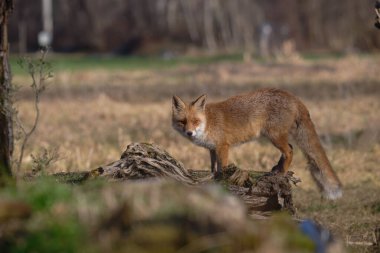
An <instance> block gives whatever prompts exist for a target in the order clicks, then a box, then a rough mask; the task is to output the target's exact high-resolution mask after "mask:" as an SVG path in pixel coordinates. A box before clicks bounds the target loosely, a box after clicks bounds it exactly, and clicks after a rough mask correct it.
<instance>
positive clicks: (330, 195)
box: [324, 187, 343, 200]
mask: <svg viewBox="0 0 380 253" xmlns="http://www.w3.org/2000/svg"><path fill="white" fill-rule="evenodd" d="M324 196H325V198H327V199H330V200H336V199H339V198H341V197H342V196H343V191H342V189H341V188H340V187H337V188H334V189H327V190H325V192H324Z"/></svg>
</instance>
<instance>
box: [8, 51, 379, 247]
mask: <svg viewBox="0 0 380 253" xmlns="http://www.w3.org/2000/svg"><path fill="white" fill-rule="evenodd" d="M379 62H380V57H379V56H349V57H344V58H340V59H321V60H314V61H306V60H298V61H295V62H291V63H289V62H287V63H282V62H276V63H251V64H245V63H241V62H216V63H210V64H201V65H195V64H180V65H178V66H175V67H171V68H162V69H135V70H123V69H115V70H104V69H96V70H83V71H60V72H57V73H55V77H54V79H52V80H51V81H50V85H49V88H48V90H47V91H46V94H44V96H43V99H42V101H41V113H42V117H41V120H40V122H39V126H38V130H37V132H36V133H35V134H34V135H33V137H32V139H31V141H30V143H29V145H28V147H27V149H26V157H25V159H24V170H25V171H27V170H29V169H30V168H31V161H32V159H31V156H30V154H38V153H39V152H41V149H42V148H47V149H57V151H58V153H59V156H60V158H59V160H58V161H57V162H56V163H54V165H53V166H51V167H49V171H48V173H53V172H58V171H78V170H89V169H93V168H96V167H97V166H99V165H103V164H107V163H109V162H111V161H114V160H117V159H118V158H119V156H120V154H121V152H122V151H123V149H124V148H125V147H126V146H127V145H128V144H129V143H131V142H154V143H156V144H158V145H159V146H161V147H162V148H164V149H166V150H167V151H168V152H169V153H170V154H172V155H173V156H174V157H175V158H177V159H178V160H180V161H181V162H182V163H183V164H184V165H185V167H187V168H189V169H207V168H208V167H209V158H208V152H207V150H204V149H202V148H200V147H197V146H195V145H193V144H191V143H190V142H189V141H187V140H185V139H184V138H182V137H181V136H180V135H179V134H177V133H176V132H175V131H174V130H173V129H172V128H171V120H170V116H171V96H172V95H173V94H176V95H179V96H182V97H184V98H185V99H187V100H189V99H192V98H195V97H196V96H198V95H200V94H203V93H207V94H208V99H209V100H210V101H217V100H222V99H224V98H227V97H229V96H231V95H234V94H238V93H242V92H246V91H251V90H254V89H257V88H260V87H277V88H283V89H286V90H288V91H290V92H292V93H294V94H296V95H297V96H299V97H300V98H301V99H302V100H303V101H304V103H305V104H306V105H307V107H308V108H309V110H310V113H311V117H312V119H313V121H314V123H315V125H316V127H317V131H318V133H319V135H320V138H321V139H322V143H323V145H324V147H325V149H326V152H327V154H328V157H329V159H330V161H331V163H332V166H333V168H334V169H335V170H336V172H337V174H338V175H339V177H340V179H341V181H342V182H343V184H344V197H343V198H342V199H341V200H338V201H336V202H329V201H326V200H322V199H321V197H320V194H319V193H318V191H317V189H316V187H315V185H314V183H313V182H312V180H311V177H310V175H309V173H308V171H307V170H306V169H305V167H306V162H305V160H304V159H303V157H302V154H301V152H300V151H299V150H298V149H296V151H295V158H294V160H293V163H292V165H291V170H293V171H294V172H295V173H296V176H298V177H300V178H301V179H302V182H301V183H300V184H299V185H298V187H295V188H294V196H295V205H296V207H297V209H298V216H299V217H301V218H312V219H315V220H317V221H318V222H320V223H321V224H323V225H324V226H326V227H328V228H330V229H331V230H332V231H333V233H334V234H336V235H337V236H339V237H340V238H342V239H343V240H344V241H346V240H350V241H372V232H373V231H374V229H375V227H376V226H380V166H379V164H380V113H379V112H380V64H379ZM14 82H15V83H17V84H28V83H29V81H28V79H27V77H25V76H17V75H16V76H15V77H14ZM31 97H32V96H31V94H30V93H29V92H28V91H27V89H26V88H25V89H22V90H21V92H20V96H19V102H18V107H19V109H20V113H21V116H22V119H23V120H24V121H25V122H27V125H30V124H31V122H32V120H33V117H34V111H33V110H32V100H31ZM278 157H279V152H278V151H277V150H276V149H275V148H274V147H273V146H272V145H271V144H270V143H268V142H267V141H266V140H258V141H256V142H251V143H248V144H244V145H241V146H239V147H236V148H234V149H233V150H232V154H231V158H230V161H231V162H234V163H236V164H237V165H238V166H241V167H242V168H246V169H254V170H263V171H269V170H270V169H271V168H272V166H273V165H274V164H275V163H276V162H277V160H278ZM352 252H370V251H369V249H368V248H366V247H363V246H357V247H356V248H352Z"/></svg>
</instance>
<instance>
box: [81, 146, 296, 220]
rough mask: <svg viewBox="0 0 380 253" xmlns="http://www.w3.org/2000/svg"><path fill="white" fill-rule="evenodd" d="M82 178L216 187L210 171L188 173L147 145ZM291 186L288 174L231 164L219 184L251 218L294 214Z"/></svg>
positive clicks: (153, 147)
mask: <svg viewBox="0 0 380 253" xmlns="http://www.w3.org/2000/svg"><path fill="white" fill-rule="evenodd" d="M83 177H85V178H88V177H104V178H107V179H109V180H115V181H123V180H142V179H149V178H167V179H172V180H176V181H179V182H181V183H183V184H186V185H191V186H195V187H197V186H202V185H204V184H209V183H215V181H214V179H213V177H212V175H211V173H210V172H209V171H204V170H187V169H186V168H185V167H184V166H183V164H182V163H180V162H179V161H177V160H176V159H174V158H173V157H172V156H171V155H170V154H168V153H167V152H166V151H164V150H163V149H161V148H159V147H158V146H156V145H154V144H147V143H132V144H130V145H128V147H127V149H126V150H125V151H124V152H123V154H122V155H121V158H120V160H117V161H115V162H112V163H110V164H108V165H106V166H101V167H99V168H97V169H95V170H93V171H91V172H89V173H87V174H84V175H83ZM291 182H293V183H296V182H298V180H297V179H296V178H294V177H293V173H291V172H289V173H288V174H287V175H285V176H284V175H280V174H272V173H265V172H255V171H245V170H242V169H239V168H238V167H236V166H235V165H232V164H231V165H229V166H228V167H227V168H225V170H224V172H223V178H222V180H221V181H220V182H218V183H220V184H222V185H223V186H224V187H226V188H227V189H228V190H229V191H230V192H232V193H233V194H234V195H236V196H239V197H240V198H241V199H242V200H243V201H244V202H245V204H246V206H247V209H248V211H249V213H250V214H251V215H257V214H260V215H263V214H265V215H266V214H270V212H272V211H277V210H287V211H289V212H290V213H292V214H294V212H295V209H294V206H293V201H292V189H291Z"/></svg>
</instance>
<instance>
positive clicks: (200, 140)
mask: <svg viewBox="0 0 380 253" xmlns="http://www.w3.org/2000/svg"><path fill="white" fill-rule="evenodd" d="M205 129H206V124H205V123H201V124H200V125H199V126H198V127H197V128H196V129H195V135H194V136H193V137H192V138H191V140H192V141H193V142H194V143H195V144H197V145H198V146H201V147H204V148H208V149H215V143H214V142H212V141H211V140H210V139H209V138H207V133H206V132H205Z"/></svg>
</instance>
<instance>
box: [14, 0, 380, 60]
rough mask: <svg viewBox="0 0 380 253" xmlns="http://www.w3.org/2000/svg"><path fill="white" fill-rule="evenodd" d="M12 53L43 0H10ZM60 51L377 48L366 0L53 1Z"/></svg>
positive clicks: (33, 27) (31, 28)
mask: <svg viewBox="0 0 380 253" xmlns="http://www.w3.org/2000/svg"><path fill="white" fill-rule="evenodd" d="M14 2H15V11H14V14H13V15H12V18H11V22H10V37H9V38H10V43H11V45H12V47H11V50H12V51H13V52H26V51H34V50H36V49H37V48H38V40H37V37H38V33H39V32H40V31H42V30H43V22H42V16H43V15H42V1H28V0H15V1H14ZM52 3H53V4H52V6H53V24H54V29H53V41H52V47H53V49H54V50H55V51H58V52H78V51H85V52H101V53H104V52H113V53H119V54H132V53H142V54H150V53H162V52H163V51H165V50H169V49H170V51H175V52H177V51H178V52H179V53H183V52H188V51H189V50H190V49H201V50H207V51H209V52H212V53H214V52H215V53H217V52H236V51H239V52H243V51H244V52H245V54H246V55H247V57H250V55H251V54H255V55H260V54H261V55H264V56H265V55H268V54H269V55H271V54H276V53H277V52H281V51H282V49H283V47H284V46H286V45H289V43H290V44H291V45H292V47H294V48H296V50H297V51H328V52H351V51H372V50H376V49H379V46H380V36H379V34H378V31H376V29H374V28H373V23H374V10H373V8H374V1H371V0H362V1H358V0H347V1H344V2H342V1H329V0H318V1H315V0H254V1H253V0H108V1H103V0H71V1H66V0H53V1H52Z"/></svg>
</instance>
